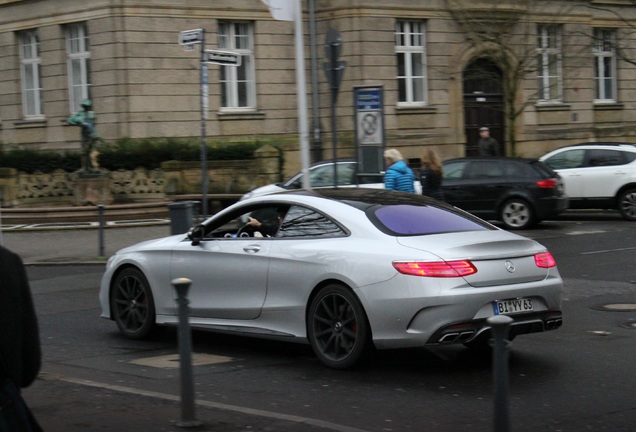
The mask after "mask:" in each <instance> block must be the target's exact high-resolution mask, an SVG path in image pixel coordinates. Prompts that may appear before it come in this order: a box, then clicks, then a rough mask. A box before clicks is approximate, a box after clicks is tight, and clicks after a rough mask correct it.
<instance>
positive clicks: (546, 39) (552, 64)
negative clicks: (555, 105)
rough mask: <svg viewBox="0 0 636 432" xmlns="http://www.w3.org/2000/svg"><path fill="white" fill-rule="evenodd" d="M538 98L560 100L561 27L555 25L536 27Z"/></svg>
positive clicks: (541, 99)
mask: <svg viewBox="0 0 636 432" xmlns="http://www.w3.org/2000/svg"><path fill="white" fill-rule="evenodd" d="M537 69H538V70H537V80H538V91H539V94H538V99H539V101H541V102H561V101H562V98H563V90H562V89H563V86H562V75H561V28H560V27H559V26H556V25H543V24H541V25H539V26H538V27H537Z"/></svg>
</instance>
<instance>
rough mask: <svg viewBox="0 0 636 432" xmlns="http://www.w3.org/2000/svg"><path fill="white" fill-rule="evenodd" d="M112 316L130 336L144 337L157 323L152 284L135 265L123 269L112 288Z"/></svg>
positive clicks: (134, 337)
mask: <svg viewBox="0 0 636 432" xmlns="http://www.w3.org/2000/svg"><path fill="white" fill-rule="evenodd" d="M110 307H111V316H112V317H113V319H114V320H115V322H116V323H117V327H119V331H121V332H122V333H123V334H124V336H126V337H127V338H129V339H143V338H144V337H146V336H148V335H149V334H150V332H151V331H152V330H153V328H154V326H155V304H154V300H153V298H152V291H151V290H150V285H149V284H148V281H147V280H146V277H145V276H144V274H143V273H142V272H141V271H140V270H138V269H136V268H132V267H130V268H127V269H124V270H123V271H122V272H121V273H119V274H118V275H117V278H116V279H115V282H114V283H113V285H112V287H111V290H110Z"/></svg>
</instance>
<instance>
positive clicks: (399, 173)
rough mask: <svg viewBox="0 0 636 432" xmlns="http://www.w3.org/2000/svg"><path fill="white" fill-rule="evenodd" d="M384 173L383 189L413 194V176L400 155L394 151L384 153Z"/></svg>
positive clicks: (389, 150)
mask: <svg viewBox="0 0 636 432" xmlns="http://www.w3.org/2000/svg"><path fill="white" fill-rule="evenodd" d="M384 161H385V162H386V166H387V169H386V173H385V174H384V187H385V188H386V189H389V190H397V191H402V192H411V193H415V186H414V185H413V182H414V181H415V174H413V170H412V169H411V168H409V166H408V165H407V164H406V162H404V158H403V157H402V154H401V153H400V152H399V151H398V150H396V149H388V150H385V152H384Z"/></svg>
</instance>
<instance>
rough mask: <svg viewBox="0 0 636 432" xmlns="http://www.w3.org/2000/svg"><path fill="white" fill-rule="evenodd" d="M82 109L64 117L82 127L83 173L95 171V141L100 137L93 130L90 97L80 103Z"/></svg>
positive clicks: (96, 169) (71, 123)
mask: <svg viewBox="0 0 636 432" xmlns="http://www.w3.org/2000/svg"><path fill="white" fill-rule="evenodd" d="M80 105H81V107H82V111H78V112H76V113H75V114H73V115H72V116H70V117H69V118H67V119H66V123H67V124H70V125H73V126H80V127H81V128H82V132H81V137H82V152H83V157H82V171H83V172H85V173H97V172H98V168H99V164H98V163H97V155H98V154H99V152H98V151H97V143H98V142H99V141H101V137H100V136H99V134H98V133H97V130H95V112H94V111H92V110H91V108H92V107H93V103H92V102H91V101H90V99H84V100H83V101H82V103H81V104H80Z"/></svg>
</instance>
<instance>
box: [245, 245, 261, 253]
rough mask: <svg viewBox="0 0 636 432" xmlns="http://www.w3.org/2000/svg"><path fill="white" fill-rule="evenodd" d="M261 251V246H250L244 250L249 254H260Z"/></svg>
mask: <svg viewBox="0 0 636 432" xmlns="http://www.w3.org/2000/svg"><path fill="white" fill-rule="evenodd" d="M260 250H261V247H260V246H259V245H249V246H245V247H244V248H243V251H245V252H247V253H256V252H260Z"/></svg>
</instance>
